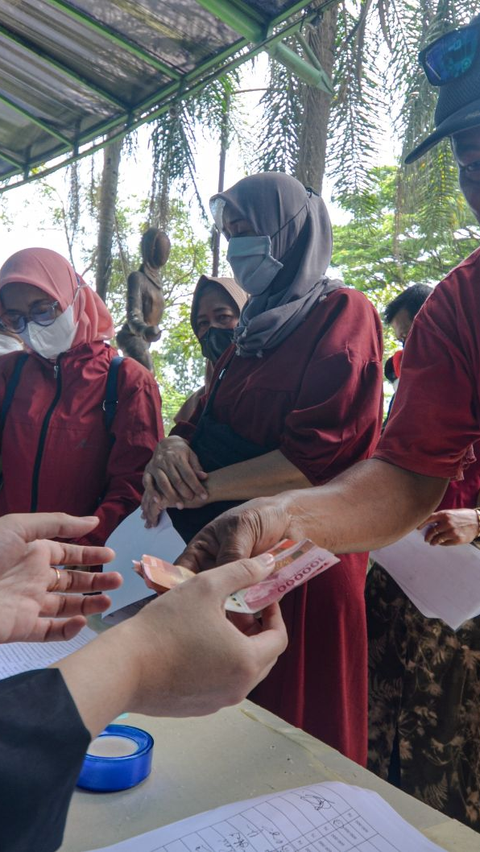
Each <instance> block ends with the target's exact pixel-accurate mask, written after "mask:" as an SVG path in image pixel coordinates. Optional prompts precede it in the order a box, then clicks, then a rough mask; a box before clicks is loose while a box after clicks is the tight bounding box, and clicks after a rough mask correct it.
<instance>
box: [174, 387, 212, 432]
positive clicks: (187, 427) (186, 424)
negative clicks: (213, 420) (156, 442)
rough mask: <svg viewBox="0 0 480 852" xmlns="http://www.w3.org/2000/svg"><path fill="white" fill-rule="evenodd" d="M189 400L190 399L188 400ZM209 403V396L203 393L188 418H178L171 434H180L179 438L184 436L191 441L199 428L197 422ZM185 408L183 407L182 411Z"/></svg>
mask: <svg viewBox="0 0 480 852" xmlns="http://www.w3.org/2000/svg"><path fill="white" fill-rule="evenodd" d="M187 402H189V400H187ZM206 403H207V396H206V395H205V394H203V395H202V396H200V398H198V399H197V402H196V405H195V408H194V409H193V411H192V412H191V414H190V416H189V418H188V420H183V419H182V420H178V421H177V422H176V423H175V426H174V427H173V429H172V430H171V431H170V435H178V436H179V438H183V439H184V440H185V441H187V443H190V441H191V440H192V438H193V436H194V434H195V430H196V428H197V423H198V421H199V420H200V417H201V416H202V412H203V409H204V408H205V405H206ZM182 410H183V409H181V411H182Z"/></svg>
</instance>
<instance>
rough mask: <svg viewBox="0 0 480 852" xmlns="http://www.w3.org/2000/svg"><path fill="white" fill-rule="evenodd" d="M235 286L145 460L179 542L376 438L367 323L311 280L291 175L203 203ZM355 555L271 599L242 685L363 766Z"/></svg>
mask: <svg viewBox="0 0 480 852" xmlns="http://www.w3.org/2000/svg"><path fill="white" fill-rule="evenodd" d="M211 205H212V211H213V213H214V217H215V221H216V223H217V226H218V227H219V228H220V229H221V230H222V232H223V233H224V235H225V236H226V238H227V239H228V243H229V246H228V255H227V257H228V259H229V261H230V264H231V266H232V269H233V272H234V275H235V279H236V281H237V283H238V284H239V285H240V286H241V287H242V288H243V289H244V290H245V291H246V292H247V293H248V294H249V297H250V298H249V300H248V302H247V304H246V306H245V307H244V309H243V311H242V314H241V316H240V323H239V327H238V329H237V331H236V332H235V343H234V344H233V345H232V346H230V347H229V349H228V350H227V351H226V352H225V353H224V355H223V356H222V358H221V359H220V360H219V362H218V363H217V365H216V369H215V373H214V376H213V380H212V385H211V388H210V391H209V394H208V396H207V398H206V401H204V402H203V403H202V404H201V405H199V407H198V408H197V410H196V411H195V414H194V415H193V416H192V417H191V419H190V420H189V421H188V422H184V423H179V424H178V425H177V426H176V427H175V429H174V430H173V433H172V434H171V435H170V436H169V437H168V438H166V439H165V440H164V441H162V442H161V443H160V444H159V445H158V447H157V450H156V451H155V454H154V457H153V459H152V461H151V462H150V464H149V465H148V467H147V473H146V476H145V479H144V481H145V484H146V494H145V498H144V502H143V507H144V512H145V515H146V517H147V520H148V522H149V523H152V524H154V523H156V521H157V518H158V514H159V511H160V509H161V508H166V507H168V508H169V511H170V513H171V515H172V518H173V520H174V523H175V525H176V527H177V529H179V530H180V532H181V533H182V534H183V536H184V537H185V538H186V539H187V540H189V539H190V538H191V537H192V536H193V535H194V534H195V533H196V532H197V531H198V530H199V529H200V528H201V527H202V526H203V525H204V524H205V523H207V521H209V520H210V519H211V518H213V517H216V516H217V515H218V514H219V513H220V512H222V511H224V510H225V509H226V508H227V507H229V506H232V505H236V504H238V503H240V502H243V501H244V500H248V499H249V498H252V497H258V496H266V495H271V494H277V493H278V492H281V491H286V490H289V489H292V488H307V487H308V486H310V485H312V484H313V485H322V484H323V483H325V482H327V481H328V480H329V479H331V478H332V477H334V476H336V475H337V474H338V473H340V472H341V471H343V470H345V469H346V468H347V467H349V466H350V465H351V464H352V463H353V462H355V461H358V460H360V459H365V458H368V456H370V455H371V453H372V452H373V449H374V447H375V444H376V441H377V439H378V436H379V431H380V424H381V399H382V343H381V339H382V333H381V327H380V322H379V319H378V316H377V314H376V312H375V310H374V308H373V307H372V306H371V305H370V303H369V302H368V301H367V299H366V298H365V297H364V296H363V295H362V294H361V293H359V292H357V291H355V290H350V289H348V288H347V287H345V286H344V285H343V284H342V283H341V282H338V281H331V280H329V279H328V278H327V277H326V270H327V267H328V265H329V263H330V257H331V250H332V236H331V226H330V221H329V217H328V213H327V210H326V207H325V205H324V203H323V201H322V200H321V199H320V198H319V197H318V196H317V195H316V194H315V193H312V191H310V190H306V189H305V188H304V187H303V186H302V184H300V183H299V182H298V181H296V180H295V179H294V178H292V177H289V176H287V175H284V174H278V173H266V174H258V175H253V176H251V177H248V178H245V179H244V180H241V181H240V182H239V183H238V184H236V185H235V186H234V187H233V188H232V189H230V190H228V191H227V192H224V193H221V194H219V195H217V196H214V198H213V199H212V202H211ZM366 560H367V556H366V554H354V555H351V556H347V557H342V559H341V562H340V563H339V564H338V565H336V566H335V567H334V568H332V569H330V570H329V571H327V572H326V573H325V574H322V575H320V576H319V577H316V578H315V579H314V580H312V581H311V582H310V583H309V584H308V585H305V586H303V587H301V588H300V589H297V590H296V591H295V592H294V593H292V594H290V595H288V596H287V597H286V598H285V599H284V601H283V602H282V612H283V615H284V618H285V621H286V624H287V628H288V631H289V637H290V645H289V648H288V650H287V651H286V653H285V654H284V655H283V656H282V657H281V658H280V660H279V662H278V663H277V665H276V666H275V668H274V669H273V671H272V672H271V674H270V675H269V676H268V678H267V679H266V680H265V682H264V683H263V684H261V685H260V686H259V687H257V689H256V690H255V692H254V694H253V695H252V698H253V700H254V701H257V702H258V703H259V704H262V705H263V706H264V707H267V708H268V709H269V710H272V711H273V712H275V713H277V714H278V715H280V716H282V717H283V718H284V719H286V720H287V721H289V722H291V723H292V724H294V725H297V726H299V727H302V728H304V729H305V730H306V731H308V732H309V733H311V734H313V735H314V736H317V737H319V738H320V739H322V740H324V741H325V742H327V743H329V744H330V745H332V746H334V747H336V748H338V749H340V750H341V751H342V752H343V753H344V754H346V755H347V756H349V757H351V758H352V759H354V760H356V761H357V762H359V763H364V762H365V759H366V741H367V673H366V630H365V607H364V601H363V592H364V583H365V570H366Z"/></svg>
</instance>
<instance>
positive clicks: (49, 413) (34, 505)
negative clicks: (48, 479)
mask: <svg viewBox="0 0 480 852" xmlns="http://www.w3.org/2000/svg"><path fill="white" fill-rule="evenodd" d="M53 375H54V377H55V380H56V382H57V390H56V393H55V396H54V398H53V401H52V403H51V405H50V407H49V409H48V411H47V413H46V415H45V418H44V421H43V423H42V428H41V430H40V438H39V441H38V449H37V455H36V457H35V464H34V467H33V478H32V501H31V504H30V511H31V512H36V511H37V506H38V479H39V476H40V466H41V464H42V456H43V448H44V446H45V440H46V437H47V431H48V427H49V424H50V420H51V417H52V414H53V412H54V410H55V408H56V406H57V404H58V401H59V399H60V396H61V393H62V374H61V372H60V356H59V357H58V360H57V363H56V364H55V366H54V368H53Z"/></svg>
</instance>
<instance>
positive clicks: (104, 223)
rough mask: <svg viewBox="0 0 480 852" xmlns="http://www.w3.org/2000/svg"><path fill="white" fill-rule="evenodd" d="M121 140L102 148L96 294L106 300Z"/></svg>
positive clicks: (110, 267)
mask: <svg viewBox="0 0 480 852" xmlns="http://www.w3.org/2000/svg"><path fill="white" fill-rule="evenodd" d="M122 142H123V139H116V140H115V141H114V142H111V143H110V144H109V145H107V146H106V148H104V152H103V154H104V158H103V172H102V183H101V187H100V203H99V210H98V242H97V273H96V279H95V285H96V289H97V293H98V295H99V296H100V298H102V299H103V301H105V300H106V297H107V290H108V282H109V280H110V274H111V271H112V242H113V234H114V230H115V205H116V201H117V186H118V170H119V166H120V154H121V150H122Z"/></svg>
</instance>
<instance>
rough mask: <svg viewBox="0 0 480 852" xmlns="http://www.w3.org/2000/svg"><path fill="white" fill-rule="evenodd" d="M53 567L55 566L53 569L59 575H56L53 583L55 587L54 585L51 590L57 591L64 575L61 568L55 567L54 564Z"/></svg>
mask: <svg viewBox="0 0 480 852" xmlns="http://www.w3.org/2000/svg"><path fill="white" fill-rule="evenodd" d="M52 568H53V570H54V571H55V574H56V575H57V576H56V578H55V583H54V584H53V587H52V588H51V589H50V590H49V591H51V592H56V591H57V589H59V588H60V581H61V579H62V575H61V573H60V570H59V569H58V568H55V566H54V565H52Z"/></svg>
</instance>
